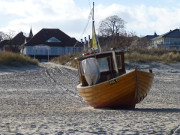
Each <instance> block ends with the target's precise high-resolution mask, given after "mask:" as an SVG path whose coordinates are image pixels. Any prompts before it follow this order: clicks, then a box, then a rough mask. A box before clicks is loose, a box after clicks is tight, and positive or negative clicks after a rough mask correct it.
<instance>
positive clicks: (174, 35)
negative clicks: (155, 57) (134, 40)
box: [151, 29, 180, 50]
mask: <svg viewBox="0 0 180 135" xmlns="http://www.w3.org/2000/svg"><path fill="white" fill-rule="evenodd" d="M151 40H152V45H153V46H154V47H158V48H165V49H177V50H180V29H175V30H170V31H169V32H167V33H165V34H163V35H160V36H158V37H155V38H153V39H151Z"/></svg>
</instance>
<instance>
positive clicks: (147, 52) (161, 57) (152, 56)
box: [125, 48, 180, 63]
mask: <svg viewBox="0 0 180 135" xmlns="http://www.w3.org/2000/svg"><path fill="white" fill-rule="evenodd" d="M125 58H126V60H128V61H133V62H149V61H156V62H164V63H174V62H180V51H176V50H165V49H157V48H152V49H145V48H138V49H135V50H131V51H128V52H126V53H125Z"/></svg>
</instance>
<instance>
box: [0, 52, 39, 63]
mask: <svg viewBox="0 0 180 135" xmlns="http://www.w3.org/2000/svg"><path fill="white" fill-rule="evenodd" d="M38 64H39V62H38V60H36V59H31V58H30V57H29V56H25V55H20V54H17V53H12V52H0V65H5V66H24V65H38Z"/></svg>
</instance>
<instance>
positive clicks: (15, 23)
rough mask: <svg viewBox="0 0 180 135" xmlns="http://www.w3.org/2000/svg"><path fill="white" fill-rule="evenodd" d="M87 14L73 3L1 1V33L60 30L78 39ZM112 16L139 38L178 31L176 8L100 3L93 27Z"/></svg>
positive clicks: (179, 11)
mask: <svg viewBox="0 0 180 135" xmlns="http://www.w3.org/2000/svg"><path fill="white" fill-rule="evenodd" d="M167 1H169V2H172V1H171V0H167ZM89 12H90V10H89V8H87V7H78V6H77V3H75V1H74V0H1V1H0V16H1V17H3V18H2V19H1V20H2V23H3V24H4V25H3V27H2V28H0V30H3V31H7V30H14V31H16V32H20V31H23V32H26V33H28V32H29V30H30V28H31V26H32V28H33V32H34V33H36V32H38V31H39V30H41V29H42V28H59V29H61V30H62V31H64V32H65V33H67V34H69V35H70V36H75V37H77V38H79V37H80V36H81V35H82V32H83V30H84V27H85V26H86V24H87V21H88V15H89ZM111 15H118V16H119V17H121V18H122V19H123V20H125V21H126V22H127V24H126V29H127V30H128V31H134V32H136V33H137V34H138V35H147V34H153V33H154V32H155V31H156V32H157V33H158V34H163V33H165V32H167V31H169V30H170V29H175V28H179V24H180V9H179V8H171V7H170V8H166V7H156V6H147V5H144V4H136V5H134V6H133V5H131V6H127V5H121V4H111V5H108V6H107V5H106V6H104V5H103V4H99V5H96V6H95V23H96V28H98V26H99V23H100V21H102V20H103V19H105V18H106V17H108V16H111ZM4 16H6V18H4ZM5 21H8V22H5ZM5 24H6V25H5ZM90 27H91V24H89V27H88V29H87V30H86V31H85V34H84V35H82V36H83V37H84V36H87V35H88V34H90V31H91V28H90ZM83 37H80V38H83ZM78 40H79V39H78Z"/></svg>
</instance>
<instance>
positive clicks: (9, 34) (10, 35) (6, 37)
mask: <svg viewBox="0 0 180 135" xmlns="http://www.w3.org/2000/svg"><path fill="white" fill-rule="evenodd" d="M14 35H15V31H13V30H9V31H8V32H7V33H4V32H2V31H0V40H11V39H12V38H13V37H14Z"/></svg>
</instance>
